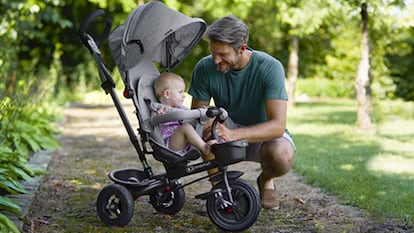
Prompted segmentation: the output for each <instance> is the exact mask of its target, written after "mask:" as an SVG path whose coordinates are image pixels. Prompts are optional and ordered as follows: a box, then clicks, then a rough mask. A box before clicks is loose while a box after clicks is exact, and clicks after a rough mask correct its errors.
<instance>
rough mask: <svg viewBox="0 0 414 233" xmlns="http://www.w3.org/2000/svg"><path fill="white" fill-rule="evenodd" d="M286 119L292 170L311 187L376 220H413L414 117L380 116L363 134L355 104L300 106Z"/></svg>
mask: <svg viewBox="0 0 414 233" xmlns="http://www.w3.org/2000/svg"><path fill="white" fill-rule="evenodd" d="M288 115H289V122H288V126H289V130H290V131H291V133H292V134H293V136H294V139H295V142H296V145H297V149H298V153H297V157H296V161H295V167H294V169H295V171H296V172H298V173H300V174H302V175H303V176H304V177H305V179H306V180H307V181H308V182H309V183H312V184H314V185H317V186H320V187H321V188H322V189H324V190H326V191H328V192H330V193H332V194H335V195H338V196H340V197H341V199H342V200H343V202H345V203H347V204H351V205H356V206H359V207H361V208H363V209H365V210H367V211H369V212H371V213H374V214H377V215H379V216H391V217H397V218H403V219H405V220H410V221H412V220H413V219H414V198H413V197H414V196H413V193H414V143H413V142H414V140H413V139H412V138H414V119H411V120H407V119H402V118H399V117H398V116H393V117H386V116H384V117H383V118H382V119H384V120H383V121H382V123H381V124H380V125H378V126H377V133H376V134H372V133H370V134H364V133H361V132H358V131H357V130H356V128H355V125H356V124H355V122H356V103H355V101H353V100H329V101H319V102H306V103H298V104H297V106H296V107H295V108H293V109H290V110H289V114H288Z"/></svg>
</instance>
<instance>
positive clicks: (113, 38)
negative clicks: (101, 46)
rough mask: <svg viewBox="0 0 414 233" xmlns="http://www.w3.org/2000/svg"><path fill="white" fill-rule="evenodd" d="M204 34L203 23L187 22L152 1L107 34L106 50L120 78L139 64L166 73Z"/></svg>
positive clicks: (184, 16)
mask: <svg viewBox="0 0 414 233" xmlns="http://www.w3.org/2000/svg"><path fill="white" fill-rule="evenodd" d="M205 30H206V23H205V22H204V20H203V19H200V18H190V17H188V16H186V15H184V14H182V13H180V12H178V11H175V10H173V9H171V8H168V7H166V6H165V5H164V4H163V3H161V2H158V1H153V2H149V3H146V4H144V5H140V6H138V7H137V8H136V9H135V10H134V11H133V12H132V13H131V14H130V15H129V17H128V19H127V21H126V22H125V23H124V24H122V25H121V26H119V27H118V28H116V29H115V30H114V31H113V32H112V33H111V35H110V36H109V46H110V50H111V53H112V56H113V58H114V61H115V63H116V64H117V66H118V68H119V69H120V71H121V74H122V71H123V72H127V71H128V70H129V69H131V68H133V67H134V66H136V65H137V64H138V63H139V62H140V61H142V60H151V61H152V62H154V63H159V64H161V65H162V66H163V67H164V68H166V69H167V70H170V69H172V68H174V67H175V66H176V65H177V64H179V63H180V62H181V61H182V60H183V59H184V58H185V57H186V55H187V54H188V53H189V52H190V51H191V49H192V48H193V47H194V46H195V45H196V44H197V43H198V41H199V40H200V39H201V37H202V36H203V34H204V32H205Z"/></svg>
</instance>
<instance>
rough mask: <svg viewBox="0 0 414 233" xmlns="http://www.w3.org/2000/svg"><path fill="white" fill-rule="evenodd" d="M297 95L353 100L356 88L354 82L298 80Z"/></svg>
mask: <svg viewBox="0 0 414 233" xmlns="http://www.w3.org/2000/svg"><path fill="white" fill-rule="evenodd" d="M296 95H297V96H311V97H348V98H352V97H354V96H355V88H354V84H353V83H352V82H349V81H344V80H329V79H298V81H297V83H296Z"/></svg>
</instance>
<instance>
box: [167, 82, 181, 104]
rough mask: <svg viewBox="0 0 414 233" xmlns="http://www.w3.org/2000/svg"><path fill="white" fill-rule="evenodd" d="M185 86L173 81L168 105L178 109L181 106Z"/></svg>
mask: <svg viewBox="0 0 414 233" xmlns="http://www.w3.org/2000/svg"><path fill="white" fill-rule="evenodd" d="M184 90H185V84H184V82H181V81H180V80H174V81H173V85H172V87H171V88H170V105H171V106H173V107H179V106H181V105H182V104H183V102H184V98H185V94H184Z"/></svg>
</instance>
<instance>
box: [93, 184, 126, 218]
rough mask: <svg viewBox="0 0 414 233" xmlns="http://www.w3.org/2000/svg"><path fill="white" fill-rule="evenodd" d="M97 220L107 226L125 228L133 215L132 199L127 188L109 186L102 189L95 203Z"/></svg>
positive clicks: (114, 185)
mask: <svg viewBox="0 0 414 233" xmlns="http://www.w3.org/2000/svg"><path fill="white" fill-rule="evenodd" d="M96 209H97V211H98V215H99V218H100V219H101V220H102V222H104V223H105V224H106V225H108V226H125V225H127V224H128V223H129V222H130V221H131V218H132V215H133V214H134V199H133V198H132V195H131V193H130V192H129V190H128V189H127V188H125V187H124V186H122V185H119V184H111V185H108V186H106V187H105V188H103V189H102V191H101V192H100V193H99V195H98V199H97V201H96Z"/></svg>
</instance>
